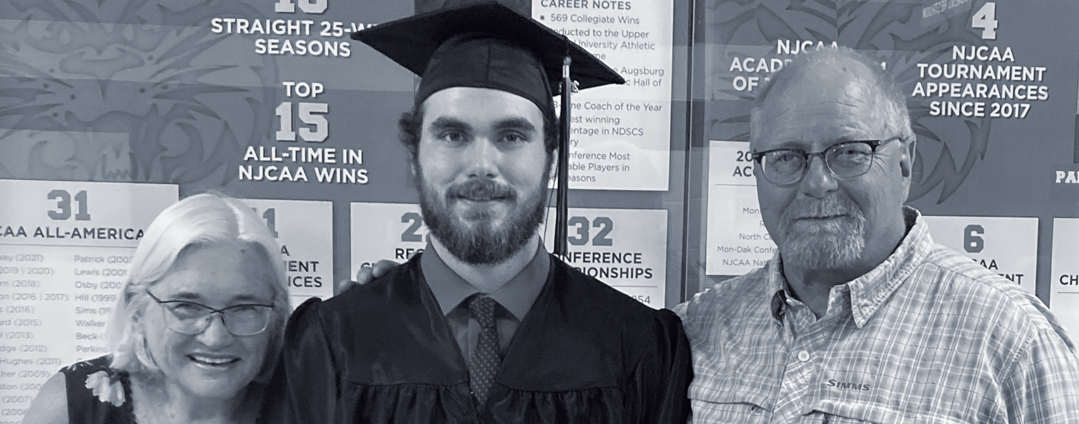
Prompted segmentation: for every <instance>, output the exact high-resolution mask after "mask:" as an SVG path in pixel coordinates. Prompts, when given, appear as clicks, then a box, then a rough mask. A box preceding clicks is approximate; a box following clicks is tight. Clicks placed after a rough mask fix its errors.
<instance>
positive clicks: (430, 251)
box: [420, 243, 551, 321]
mask: <svg viewBox="0 0 1079 424" xmlns="http://www.w3.org/2000/svg"><path fill="white" fill-rule="evenodd" d="M550 268H551V256H550V255H548V254H547V250H546V249H544V247H543V243H539V248H538V249H536V255H535V256H533V257H532V260H531V261H529V262H528V264H527V265H525V267H524V269H522V270H521V272H519V273H518V274H517V275H516V276H514V277H513V278H511V279H510V281H509V282H507V283H506V284H504V285H503V286H502V287H499V288H498V290H495V291H493V292H491V293H488V294H487V295H488V296H490V297H491V298H492V299H494V300H495V301H496V302H498V304H499V305H502V307H503V308H506V310H507V311H509V312H510V313H511V314H513V316H514V317H515V318H517V320H518V321H520V320H523V319H524V316H525V314H527V313H528V310H529V309H531V308H532V304H533V303H535V301H536V298H537V297H539V293H540V290H542V289H543V285H544V284H546V282H547V274H548V272H549V271H550ZM420 269H421V270H422V271H423V277H424V279H425V280H427V285H428V286H429V287H431V292H432V293H433V294H434V295H435V300H436V301H438V306H439V308H441V309H442V314H443V315H448V314H449V313H450V312H451V311H453V310H454V309H455V308H457V306H458V305H460V304H461V302H463V301H464V300H465V299H467V298H469V297H470V296H472V295H474V294H476V293H479V290H476V287H474V286H472V285H471V284H469V283H468V282H467V281H465V279H464V278H461V276H460V275H457V273H456V272H453V270H452V269H450V267H449V266H448V265H446V263H445V262H444V261H443V260H442V258H441V257H439V256H438V252H437V251H436V250H435V249H434V246H432V245H431V243H427V247H426V248H424V250H423V253H422V254H420Z"/></svg>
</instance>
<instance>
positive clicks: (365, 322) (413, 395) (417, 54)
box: [263, 4, 691, 424]
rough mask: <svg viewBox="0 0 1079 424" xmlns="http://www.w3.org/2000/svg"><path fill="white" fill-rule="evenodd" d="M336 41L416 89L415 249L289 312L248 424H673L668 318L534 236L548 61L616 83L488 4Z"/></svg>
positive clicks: (546, 126)
mask: <svg viewBox="0 0 1079 424" xmlns="http://www.w3.org/2000/svg"><path fill="white" fill-rule="evenodd" d="M353 37H354V38H357V39H361V40H362V41H364V42H365V43H368V44H370V45H371V46H373V47H375V48H376V49H378V50H379V51H380V52H382V53H384V54H386V55H387V56H390V58H391V59H393V60H395V61H397V62H398V63H400V64H402V65H403V66H406V67H408V68H410V69H412V70H413V71H415V72H417V73H419V74H422V75H423V80H422V82H421V83H420V85H419V88H418V90H417V92H416V97H415V107H414V109H413V110H412V111H411V112H409V113H406V114H405V115H404V116H403V117H402V118H401V121H400V127H401V130H402V141H403V142H404V144H405V147H406V148H407V150H408V152H409V156H410V158H411V165H412V170H413V173H414V175H415V178H416V182H417V187H418V188H419V194H420V206H421V209H422V210H423V217H424V221H425V222H426V223H427V226H428V227H429V228H430V229H431V235H432V237H431V239H430V244H429V245H428V247H427V249H426V250H424V251H423V253H422V254H419V255H416V257H414V258H413V259H412V260H411V261H409V262H408V263H406V264H404V265H402V266H400V267H397V268H395V269H393V270H392V271H391V272H390V273H388V274H387V275H385V276H383V277H382V278H380V279H378V280H375V281H373V282H371V283H369V284H366V285H363V286H357V287H353V288H352V289H351V290H349V291H347V292H345V293H343V294H341V295H338V296H336V297H334V298H333V299H330V300H328V301H326V302H319V301H318V300H317V299H314V300H310V301H308V302H307V303H305V304H304V305H303V306H300V307H299V308H298V309H297V310H296V312H295V314H294V315H293V317H292V319H291V320H290V322H289V326H288V331H287V334H286V341H285V348H284V354H283V356H282V359H281V362H280V364H279V366H278V370H277V377H276V379H275V381H274V382H273V383H272V384H271V386H270V387H271V388H272V390H271V391H272V392H273V393H274V396H272V397H271V398H270V400H268V401H267V407H266V409H265V411H264V412H263V419H264V420H268V421H275V422H276V421H283V422H292V423H328V422H340V423H345V422H363V423H472V422H479V423H611V424H614V423H660V422H662V423H669V422H679V421H681V422H684V421H685V419H686V416H687V415H688V412H689V409H688V401H687V398H686V392H685V391H686V387H687V385H688V381H689V378H690V375H691V374H690V372H691V366H690V354H689V346H688V342H687V340H686V338H685V334H684V333H683V331H682V326H681V323H680V322H679V320H678V317H677V316H675V314H674V313H672V312H670V311H656V310H653V309H651V308H648V307H647V306H644V305H642V304H641V303H640V302H638V301H636V300H634V299H632V298H630V297H628V296H626V295H623V294H621V293H619V292H617V291H615V290H614V289H612V288H611V287H609V286H607V285H605V284H603V283H601V282H599V281H597V280H596V279H594V278H591V277H588V276H586V275H584V274H581V273H580V272H578V271H576V270H574V269H573V268H571V267H570V266H569V265H567V264H565V263H564V262H562V261H561V260H559V259H558V258H556V257H553V256H552V255H550V254H548V253H547V252H546V251H545V250H544V248H543V244H542V243H541V241H540V236H539V234H538V233H537V227H538V225H539V224H540V222H541V221H542V219H543V216H544V212H545V210H546V202H545V197H546V194H547V183H548V176H549V172H550V169H551V164H552V162H553V160H554V159H553V158H554V157H555V153H556V152H557V151H558V147H557V146H558V144H557V142H558V140H559V135H558V133H557V132H556V128H557V126H556V125H555V123H556V122H558V118H556V117H555V115H554V107H553V101H552V96H551V87H550V82H549V79H550V77H551V76H552V75H554V76H556V77H559V76H561V75H563V65H564V63H565V62H566V61H564V58H565V57H566V55H568V56H569V57H570V61H571V62H572V65H571V66H573V69H576V70H577V71H576V73H575V74H574V78H575V79H578V80H579V81H580V82H581V88H587V87H588V86H595V85H602V84H605V83H607V82H612V81H621V77H619V76H618V75H617V74H616V73H614V72H613V71H612V70H610V68H606V67H605V66H603V65H602V64H601V63H600V62H598V60H597V59H595V58H594V57H592V56H591V55H590V54H588V53H587V52H585V51H584V50H583V49H581V48H580V47H578V46H576V45H573V44H572V42H570V41H569V40H567V39H566V38H565V37H563V36H561V35H558V34H557V33H555V32H553V31H551V30H549V29H547V28H546V27H543V26H542V25H540V24H539V23H537V22H535V21H533V20H531V19H530V18H528V17H524V16H522V15H519V14H517V13H515V12H513V11H510V10H508V9H506V8H504V7H503V6H500V5H497V4H480V5H476V6H468V7H464V8H454V9H447V10H442V11H439V12H437V13H434V14H427V15H419V16H415V17H412V18H407V19H404V20H400V21H395V22H391V23H386V24H381V25H379V26H377V27H374V28H372V29H367V30H364V31H360V32H358V33H356V34H353ZM564 134H568V131H567V132H564ZM565 182H566V181H563V183H565Z"/></svg>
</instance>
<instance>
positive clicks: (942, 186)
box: [687, 0, 1079, 303]
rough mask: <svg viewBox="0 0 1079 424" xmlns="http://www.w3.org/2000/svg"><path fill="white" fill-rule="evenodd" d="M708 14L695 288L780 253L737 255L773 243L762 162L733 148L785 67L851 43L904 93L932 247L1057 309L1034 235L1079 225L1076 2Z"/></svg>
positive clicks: (717, 0) (790, 7)
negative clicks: (767, 235) (764, 223)
mask: <svg viewBox="0 0 1079 424" xmlns="http://www.w3.org/2000/svg"><path fill="white" fill-rule="evenodd" d="M697 6H698V9H699V10H700V12H701V13H703V15H699V16H700V18H701V22H702V24H701V25H699V26H698V27H697V30H696V33H695V39H696V40H698V41H699V42H700V43H701V44H700V45H701V48H700V49H699V50H698V51H699V53H700V54H699V55H698V56H697V57H698V58H699V60H698V61H696V62H695V63H694V66H695V67H694V70H695V72H698V74H697V75H700V78H699V79H698V80H700V81H701V83H700V86H699V91H698V92H700V93H701V96H702V97H701V100H702V102H701V103H702V105H703V110H702V111H700V112H699V115H697V116H699V119H700V122H701V124H702V125H701V128H700V133H699V136H698V137H695V140H694V143H695V145H696V146H695V147H697V148H699V149H701V150H702V152H701V154H700V155H699V156H698V157H700V158H701V160H700V161H696V162H691V166H696V165H694V164H700V165H699V168H698V169H693V170H690V171H689V172H688V176H687V178H688V181H690V183H691V184H692V182H693V181H695V180H697V181H700V183H699V184H697V185H696V186H695V188H693V187H691V189H690V192H691V197H692V196H694V195H697V196H700V197H701V198H702V200H701V201H700V210H699V211H694V212H691V214H690V215H691V216H690V219H689V224H687V225H688V226H692V225H694V224H692V223H693V222H700V223H701V224H702V225H704V226H705V227H706V229H705V231H703V232H702V234H704V235H702V236H701V237H699V239H698V240H696V241H695V240H694V239H693V238H692V233H690V234H691V238H690V240H689V242H688V245H689V246H690V249H689V251H687V253H688V254H690V255H691V258H690V259H688V260H687V271H688V273H689V278H688V279H689V280H694V279H697V278H695V277H699V281H700V286H701V287H707V286H709V285H710V283H712V282H716V281H722V280H724V279H727V278H730V277H731V276H734V275H739V274H741V273H744V272H745V271H748V270H749V269H752V268H754V267H755V266H756V264H757V263H759V262H760V261H761V260H762V259H767V258H768V257H769V256H770V255H767V254H758V255H754V254H752V253H750V254H743V256H738V255H739V252H738V251H737V249H738V247H739V245H743V246H744V247H743V249H744V248H746V247H748V248H749V249H753V248H754V247H755V246H758V245H760V246H762V248H763V246H765V245H768V244H767V243H764V241H763V240H758V239H756V237H757V236H761V237H762V238H763V235H764V232H763V230H762V229H761V228H760V226H759V222H757V221H755V220H754V219H753V216H754V215H752V212H753V211H754V210H755V209H754V208H755V207H756V205H755V195H754V194H753V193H752V190H750V189H749V188H748V187H750V186H752V184H753V183H754V180H753V178H752V177H745V175H747V173H749V172H751V170H752V168H751V167H752V165H754V164H753V163H749V162H745V163H742V162H739V159H742V160H744V159H745V158H744V151H746V150H748V146H745V147H738V145H737V144H735V143H732V142H745V141H748V140H749V110H750V106H751V103H752V99H753V98H754V96H755V95H756V93H757V91H758V90H759V87H760V86H761V84H763V83H765V82H766V81H767V80H768V79H769V77H770V76H771V75H772V74H773V73H774V72H776V71H778V70H779V69H781V68H782V67H783V66H784V65H785V64H786V63H787V61H788V60H790V59H792V58H794V57H795V56H797V55H798V54H800V53H802V52H805V51H807V50H813V49H819V48H831V47H832V46H847V47H850V48H853V49H855V50H858V51H861V52H863V53H865V54H867V55H868V56H870V57H871V58H872V59H874V60H875V61H879V62H880V64H881V66H882V67H884V68H885V69H886V70H888V71H889V72H891V73H892V74H893V75H895V76H896V79H897V82H898V83H899V86H900V89H901V90H902V91H904V92H905V93H906V94H907V96H908V106H909V108H910V111H911V119H912V123H913V126H914V130H915V133H916V135H917V137H918V143H917V156H916V158H915V162H914V169H913V172H912V183H911V188H910V195H909V197H908V199H907V201H908V204H909V205H911V206H913V207H915V208H917V209H919V210H920V211H921V212H922V214H923V215H925V216H941V217H940V218H930V219H929V222H930V229H931V232H932V234H933V236H934V238H936V239H937V240H938V242H941V243H943V244H945V245H949V246H951V247H953V248H957V250H959V251H960V252H965V253H967V254H969V255H971V257H972V258H973V259H976V260H978V261H979V263H980V261H982V260H985V262H986V267H987V268H989V269H993V262H994V260H995V262H996V268H997V269H995V270H994V271H997V272H999V273H1001V274H1004V275H1006V276H1011V277H1012V278H1013V281H1016V282H1017V283H1018V284H1021V285H1022V286H1024V287H1026V288H1028V289H1030V290H1033V291H1034V292H1035V293H1036V294H1037V295H1038V296H1039V297H1040V298H1041V299H1043V300H1045V301H1048V302H1049V303H1052V302H1051V294H1050V290H1049V288H1050V284H1051V279H1050V272H1049V268H1050V266H1051V265H1052V266H1055V264H1056V261H1055V260H1051V258H1050V257H1049V252H1050V251H1051V249H1050V247H1051V244H1052V243H1053V240H1054V236H1053V234H1051V230H1050V227H1049V226H1047V225H1042V226H1039V225H1038V223H1039V222H1041V223H1047V222H1051V221H1052V219H1054V218H1057V217H1074V216H1076V215H1077V214H1079V189H1075V188H1073V187H1079V184H1074V185H1070V186H1069V184H1066V182H1067V180H1068V175H1069V172H1074V171H1075V170H1079V167H1077V166H1076V164H1075V163H1072V158H1079V149H1076V142H1075V140H1077V138H1076V136H1075V133H1076V127H1075V122H1076V118H1075V116H1079V115H1073V109H1074V108H1073V106H1074V105H1073V104H1072V103H1073V102H1072V100H1073V95H1075V93H1076V92H1077V89H1079V85H1077V83H1079V51H1075V49H1063V50H1061V49H1058V48H1057V47H1056V46H1058V45H1059V43H1057V42H1056V41H1054V40H1072V39H1075V38H1076V37H1077V36H1079V28H1077V27H1076V26H1075V25H1073V24H1071V23H1070V22H1072V21H1073V20H1074V19H1076V18H1079V4H1077V3H1074V2H1063V3H1062V2H1053V1H1047V0H1042V1H1035V2H1029V1H1016V0H997V1H987V0H970V1H950V0H949V1H939V0H898V1H888V2H860V1H834V2H811V3H805V2H796V1H789V0H754V1H736V0H701V1H698V2H697ZM713 150H714V151H713ZM739 155H742V156H743V157H740V156H739ZM1061 162H1065V163H1063V164H1061ZM695 176H699V178H694V177H695ZM1073 180H1075V181H1076V182H1079V179H1075V178H1073ZM693 193H697V194H693ZM694 214H696V215H694ZM1018 217H1023V218H1018ZM975 221H977V222H975ZM971 225H980V226H982V227H983V229H984V230H985V232H984V234H979V233H978V232H977V231H976V230H971V231H968V232H967V237H968V238H970V237H981V238H982V240H983V241H984V250H983V251H981V252H970V251H968V250H967V249H964V248H963V247H964V241H963V234H964V230H966V229H968V227H969V226H971ZM938 227H939V228H938ZM997 240H999V241H997ZM968 241H969V240H968ZM696 246H699V248H696ZM729 248H733V249H734V251H733V252H730V251H726V249H729ZM996 249H1001V250H996ZM697 264H699V265H697ZM742 264H745V265H742ZM1020 275H1022V277H1021V279H1022V280H1021V282H1020Z"/></svg>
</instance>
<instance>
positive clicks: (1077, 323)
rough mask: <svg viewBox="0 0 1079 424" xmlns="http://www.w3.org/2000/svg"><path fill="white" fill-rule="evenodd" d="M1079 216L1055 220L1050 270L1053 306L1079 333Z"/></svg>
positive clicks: (1066, 325)
mask: <svg viewBox="0 0 1079 424" xmlns="http://www.w3.org/2000/svg"><path fill="white" fill-rule="evenodd" d="M1077 238H1079V218H1057V219H1054V220H1053V268H1052V272H1050V273H1049V286H1050V287H1051V289H1050V293H1051V294H1050V297H1049V309H1051V310H1052V311H1053V312H1054V313H1056V315H1057V319H1059V320H1060V323H1061V324H1062V325H1063V326H1064V328H1065V329H1067V330H1068V334H1071V335H1072V339H1073V340H1074V338H1075V337H1076V336H1075V335H1076V334H1079V260H1077V259H1076V258H1079V246H1077V245H1076V243H1075V242H1074V240H1076V239H1077Z"/></svg>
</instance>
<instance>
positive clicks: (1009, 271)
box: [925, 216, 1038, 293]
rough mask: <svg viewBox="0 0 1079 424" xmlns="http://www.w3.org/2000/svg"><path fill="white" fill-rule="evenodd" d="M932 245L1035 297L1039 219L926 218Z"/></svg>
mask: <svg viewBox="0 0 1079 424" xmlns="http://www.w3.org/2000/svg"><path fill="white" fill-rule="evenodd" d="M925 222H927V223H929V232H930V236H932V237H933V241H934V242H937V243H940V244H943V245H945V246H947V247H949V248H952V249H954V250H955V251H957V252H959V253H962V254H964V255H967V256H969V257H970V258H971V260H973V261H974V262H977V263H978V264H980V265H981V266H983V267H985V268H986V269H988V270H990V271H993V272H995V273H997V274H1000V276H1001V277H1004V278H1006V279H1008V281H1011V282H1014V283H1015V284H1018V285H1019V286H1020V287H1022V288H1024V289H1026V290H1027V291H1029V292H1031V293H1034V292H1035V288H1034V279H1035V276H1036V275H1037V270H1038V255H1037V252H1038V218H1012V217H978V216H926V217H925Z"/></svg>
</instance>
